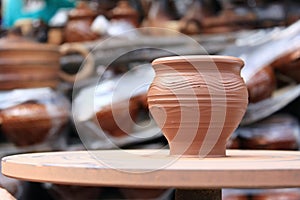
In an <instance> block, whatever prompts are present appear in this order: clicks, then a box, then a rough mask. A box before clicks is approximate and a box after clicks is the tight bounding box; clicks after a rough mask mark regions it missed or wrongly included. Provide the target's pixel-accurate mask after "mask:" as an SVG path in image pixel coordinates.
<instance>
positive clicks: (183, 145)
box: [148, 56, 248, 157]
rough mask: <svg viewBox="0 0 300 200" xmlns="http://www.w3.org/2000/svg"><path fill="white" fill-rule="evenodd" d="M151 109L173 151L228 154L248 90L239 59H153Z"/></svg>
mask: <svg viewBox="0 0 300 200" xmlns="http://www.w3.org/2000/svg"><path fill="white" fill-rule="evenodd" d="M152 65H153V68H154V70H155V72H156V76H155V78H154V80H153V82H152V84H151V86H150V88H149V91H148V104H149V109H150V112H151V114H152V116H153V118H154V120H155V121H156V122H157V124H158V126H159V127H160V128H161V129H162V132H163V134H164V136H165V137H166V138H167V140H168V143H169V146H170V154H171V155H183V156H194V157H198V156H200V157H218V156H225V149H226V147H225V146H226V141H227V139H228V138H229V136H230V135H231V133H232V132H233V131H234V130H235V129H236V128H237V126H238V125H239V123H240V121H241V119H242V117H243V115H244V113H245V110H246V108H247V104H248V92H247V88H246V86H245V83H244V81H243V79H242V78H241V77H240V70H241V68H242V66H243V65H244V63H243V61H242V60H241V59H239V58H235V57H229V56H174V57H165V58H159V59H156V60H154V61H153V62H152Z"/></svg>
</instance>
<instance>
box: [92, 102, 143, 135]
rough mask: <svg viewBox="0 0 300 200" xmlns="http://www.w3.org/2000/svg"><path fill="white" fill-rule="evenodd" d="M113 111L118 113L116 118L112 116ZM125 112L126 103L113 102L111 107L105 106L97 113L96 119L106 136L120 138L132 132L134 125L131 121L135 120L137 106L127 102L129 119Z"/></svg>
mask: <svg viewBox="0 0 300 200" xmlns="http://www.w3.org/2000/svg"><path fill="white" fill-rule="evenodd" d="M113 109H114V112H117V113H118V116H114V114H113ZM127 110H128V103H127V102H126V101H121V102H115V103H113V105H107V106H105V107H104V108H102V109H101V110H100V111H98V112H97V113H96V118H97V121H98V123H99V125H100V127H101V128H102V129H103V131H105V132H106V133H107V134H109V135H111V136H113V137H122V136H125V135H127V134H128V133H130V132H132V128H133V125H134V124H133V123H132V122H131V119H133V120H135V119H136V117H137V114H138V104H136V102H135V101H132V100H130V101H129V114H130V117H131V118H130V117H128V112H127ZM116 117H117V119H116ZM118 123H120V124H118Z"/></svg>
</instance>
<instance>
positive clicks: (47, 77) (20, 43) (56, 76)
mask: <svg viewBox="0 0 300 200" xmlns="http://www.w3.org/2000/svg"><path fill="white" fill-rule="evenodd" d="M68 52H78V53H80V54H81V55H82V56H84V57H86V58H87V61H86V64H85V66H84V67H83V69H82V70H80V72H79V73H78V74H77V75H76V74H75V75H70V74H67V73H65V72H64V71H62V70H61V69H60V58H61V57H62V55H65V54H67V53H68ZM88 53H89V52H88V51H87V50H86V49H85V48H83V47H82V46H80V45H75V44H74V45H71V44H66V45H63V46H56V45H50V44H41V43H37V42H34V41H31V40H28V39H25V38H23V37H21V36H18V35H17V34H15V33H10V34H8V36H7V37H5V38H2V39H0V90H10V89H15V88H37V87H51V88H56V87H57V85H58V84H59V82H60V79H62V80H64V81H67V82H74V81H75V78H77V79H84V78H86V77H88V76H89V75H90V74H91V73H92V72H93V66H94V64H93V62H94V61H93V59H92V57H90V56H88Z"/></svg>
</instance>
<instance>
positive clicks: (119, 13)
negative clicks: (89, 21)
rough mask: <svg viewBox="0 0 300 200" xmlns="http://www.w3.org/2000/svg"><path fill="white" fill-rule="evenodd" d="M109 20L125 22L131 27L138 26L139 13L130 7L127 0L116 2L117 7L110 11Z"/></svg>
mask: <svg viewBox="0 0 300 200" xmlns="http://www.w3.org/2000/svg"><path fill="white" fill-rule="evenodd" d="M111 18H112V19H113V20H125V21H127V22H129V23H130V24H131V25H132V26H133V27H138V26H139V13H138V12H137V11H136V10H135V9H134V8H132V7H131V5H130V4H129V2H128V1H127V0H121V1H119V2H118V4H117V7H115V8H114V9H113V10H112V11H111Z"/></svg>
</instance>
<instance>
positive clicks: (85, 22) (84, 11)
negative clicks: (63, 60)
mask: <svg viewBox="0 0 300 200" xmlns="http://www.w3.org/2000/svg"><path fill="white" fill-rule="evenodd" d="M96 16H97V13H96V12H95V11H93V10H92V9H90V8H89V6H88V4H87V3H86V2H83V1H80V2H79V3H78V4H77V6H76V8H74V9H73V10H71V11H70V13H69V16H68V17H69V19H68V22H67V25H66V27H65V33H64V35H65V41H66V42H82V41H90V40H95V39H98V38H99V35H98V34H96V33H94V32H92V31H91V24H92V23H93V21H94V19H95V17H96Z"/></svg>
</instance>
